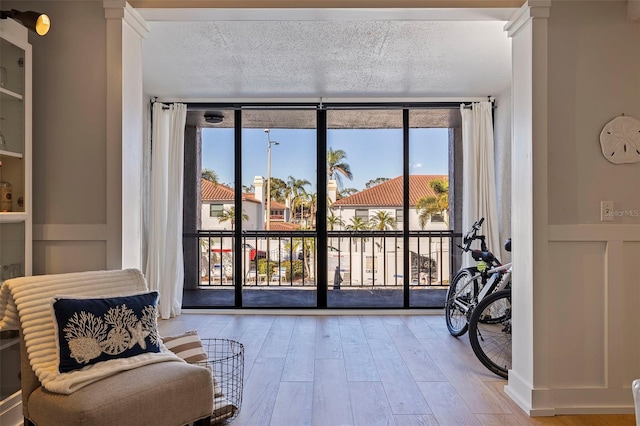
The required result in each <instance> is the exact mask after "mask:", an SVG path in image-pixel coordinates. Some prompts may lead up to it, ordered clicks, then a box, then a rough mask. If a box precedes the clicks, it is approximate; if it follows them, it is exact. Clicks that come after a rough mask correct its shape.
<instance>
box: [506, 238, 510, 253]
mask: <svg viewBox="0 0 640 426" xmlns="http://www.w3.org/2000/svg"><path fill="white" fill-rule="evenodd" d="M504 249H505V250H506V251H511V238H507V241H505V242H504Z"/></svg>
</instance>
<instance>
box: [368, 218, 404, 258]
mask: <svg viewBox="0 0 640 426" xmlns="http://www.w3.org/2000/svg"><path fill="white" fill-rule="evenodd" d="M369 223H371V227H372V229H375V230H377V231H385V230H387V229H396V226H397V222H396V218H395V217H393V216H391V213H389V212H388V211H385V210H378V211H377V212H375V213H374V214H372V215H371V217H370V218H369ZM383 238H384V237H383ZM383 238H380V241H382V239H383ZM376 245H377V246H378V248H379V250H380V251H382V243H380V244H378V243H376Z"/></svg>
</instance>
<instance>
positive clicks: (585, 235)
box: [549, 224, 640, 241]
mask: <svg viewBox="0 0 640 426" xmlns="http://www.w3.org/2000/svg"><path fill="white" fill-rule="evenodd" d="M549 241H640V225H609V224H607V225H600V224H585V225H549Z"/></svg>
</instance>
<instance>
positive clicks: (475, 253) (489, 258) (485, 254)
mask: <svg viewBox="0 0 640 426" xmlns="http://www.w3.org/2000/svg"><path fill="white" fill-rule="evenodd" d="M471 257H473V260H475V261H479V260H484V261H485V262H487V263H491V262H493V261H494V260H495V258H496V257H495V256H494V255H493V253H491V252H490V251H482V250H471Z"/></svg>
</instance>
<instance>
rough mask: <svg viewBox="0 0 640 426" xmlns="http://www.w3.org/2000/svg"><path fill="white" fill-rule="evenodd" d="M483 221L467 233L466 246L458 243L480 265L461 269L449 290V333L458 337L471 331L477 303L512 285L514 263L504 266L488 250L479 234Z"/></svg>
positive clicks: (446, 306) (447, 300)
mask: <svg viewBox="0 0 640 426" xmlns="http://www.w3.org/2000/svg"><path fill="white" fill-rule="evenodd" d="M483 222H484V218H480V219H479V220H477V221H476V222H475V223H474V224H473V225H472V227H471V229H470V230H469V232H467V234H466V235H465V237H464V239H463V242H464V246H461V245H458V247H459V248H460V249H462V251H463V252H469V251H470V252H471V256H472V257H473V259H474V260H475V261H476V262H478V264H477V266H472V267H469V268H463V269H461V270H460V271H458V273H457V274H456V275H455V276H454V278H453V280H452V281H451V284H450V285H449V290H448V291H447V298H446V302H445V321H446V323H447V329H448V330H449V333H450V334H451V335H452V336H454V337H459V336H462V335H463V334H464V333H466V332H467V330H468V328H469V319H470V317H471V314H472V313H473V310H474V308H475V306H476V305H477V304H478V303H479V302H480V301H481V300H482V299H484V298H485V296H486V295H487V294H490V293H492V292H494V291H495V290H496V289H498V290H501V289H504V288H507V287H508V286H510V285H511V264H507V265H502V264H501V263H500V261H499V260H498V258H497V257H495V255H494V254H493V253H491V252H490V251H489V250H488V248H487V244H486V242H485V236H484V235H478V231H479V230H480V227H481V226H482V223H483ZM476 240H479V241H480V250H472V249H471V244H472V243H473V242H474V241H476ZM507 245H508V247H509V248H507ZM510 245H511V241H510V240H508V242H507V243H506V244H505V248H506V249H507V250H510Z"/></svg>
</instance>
